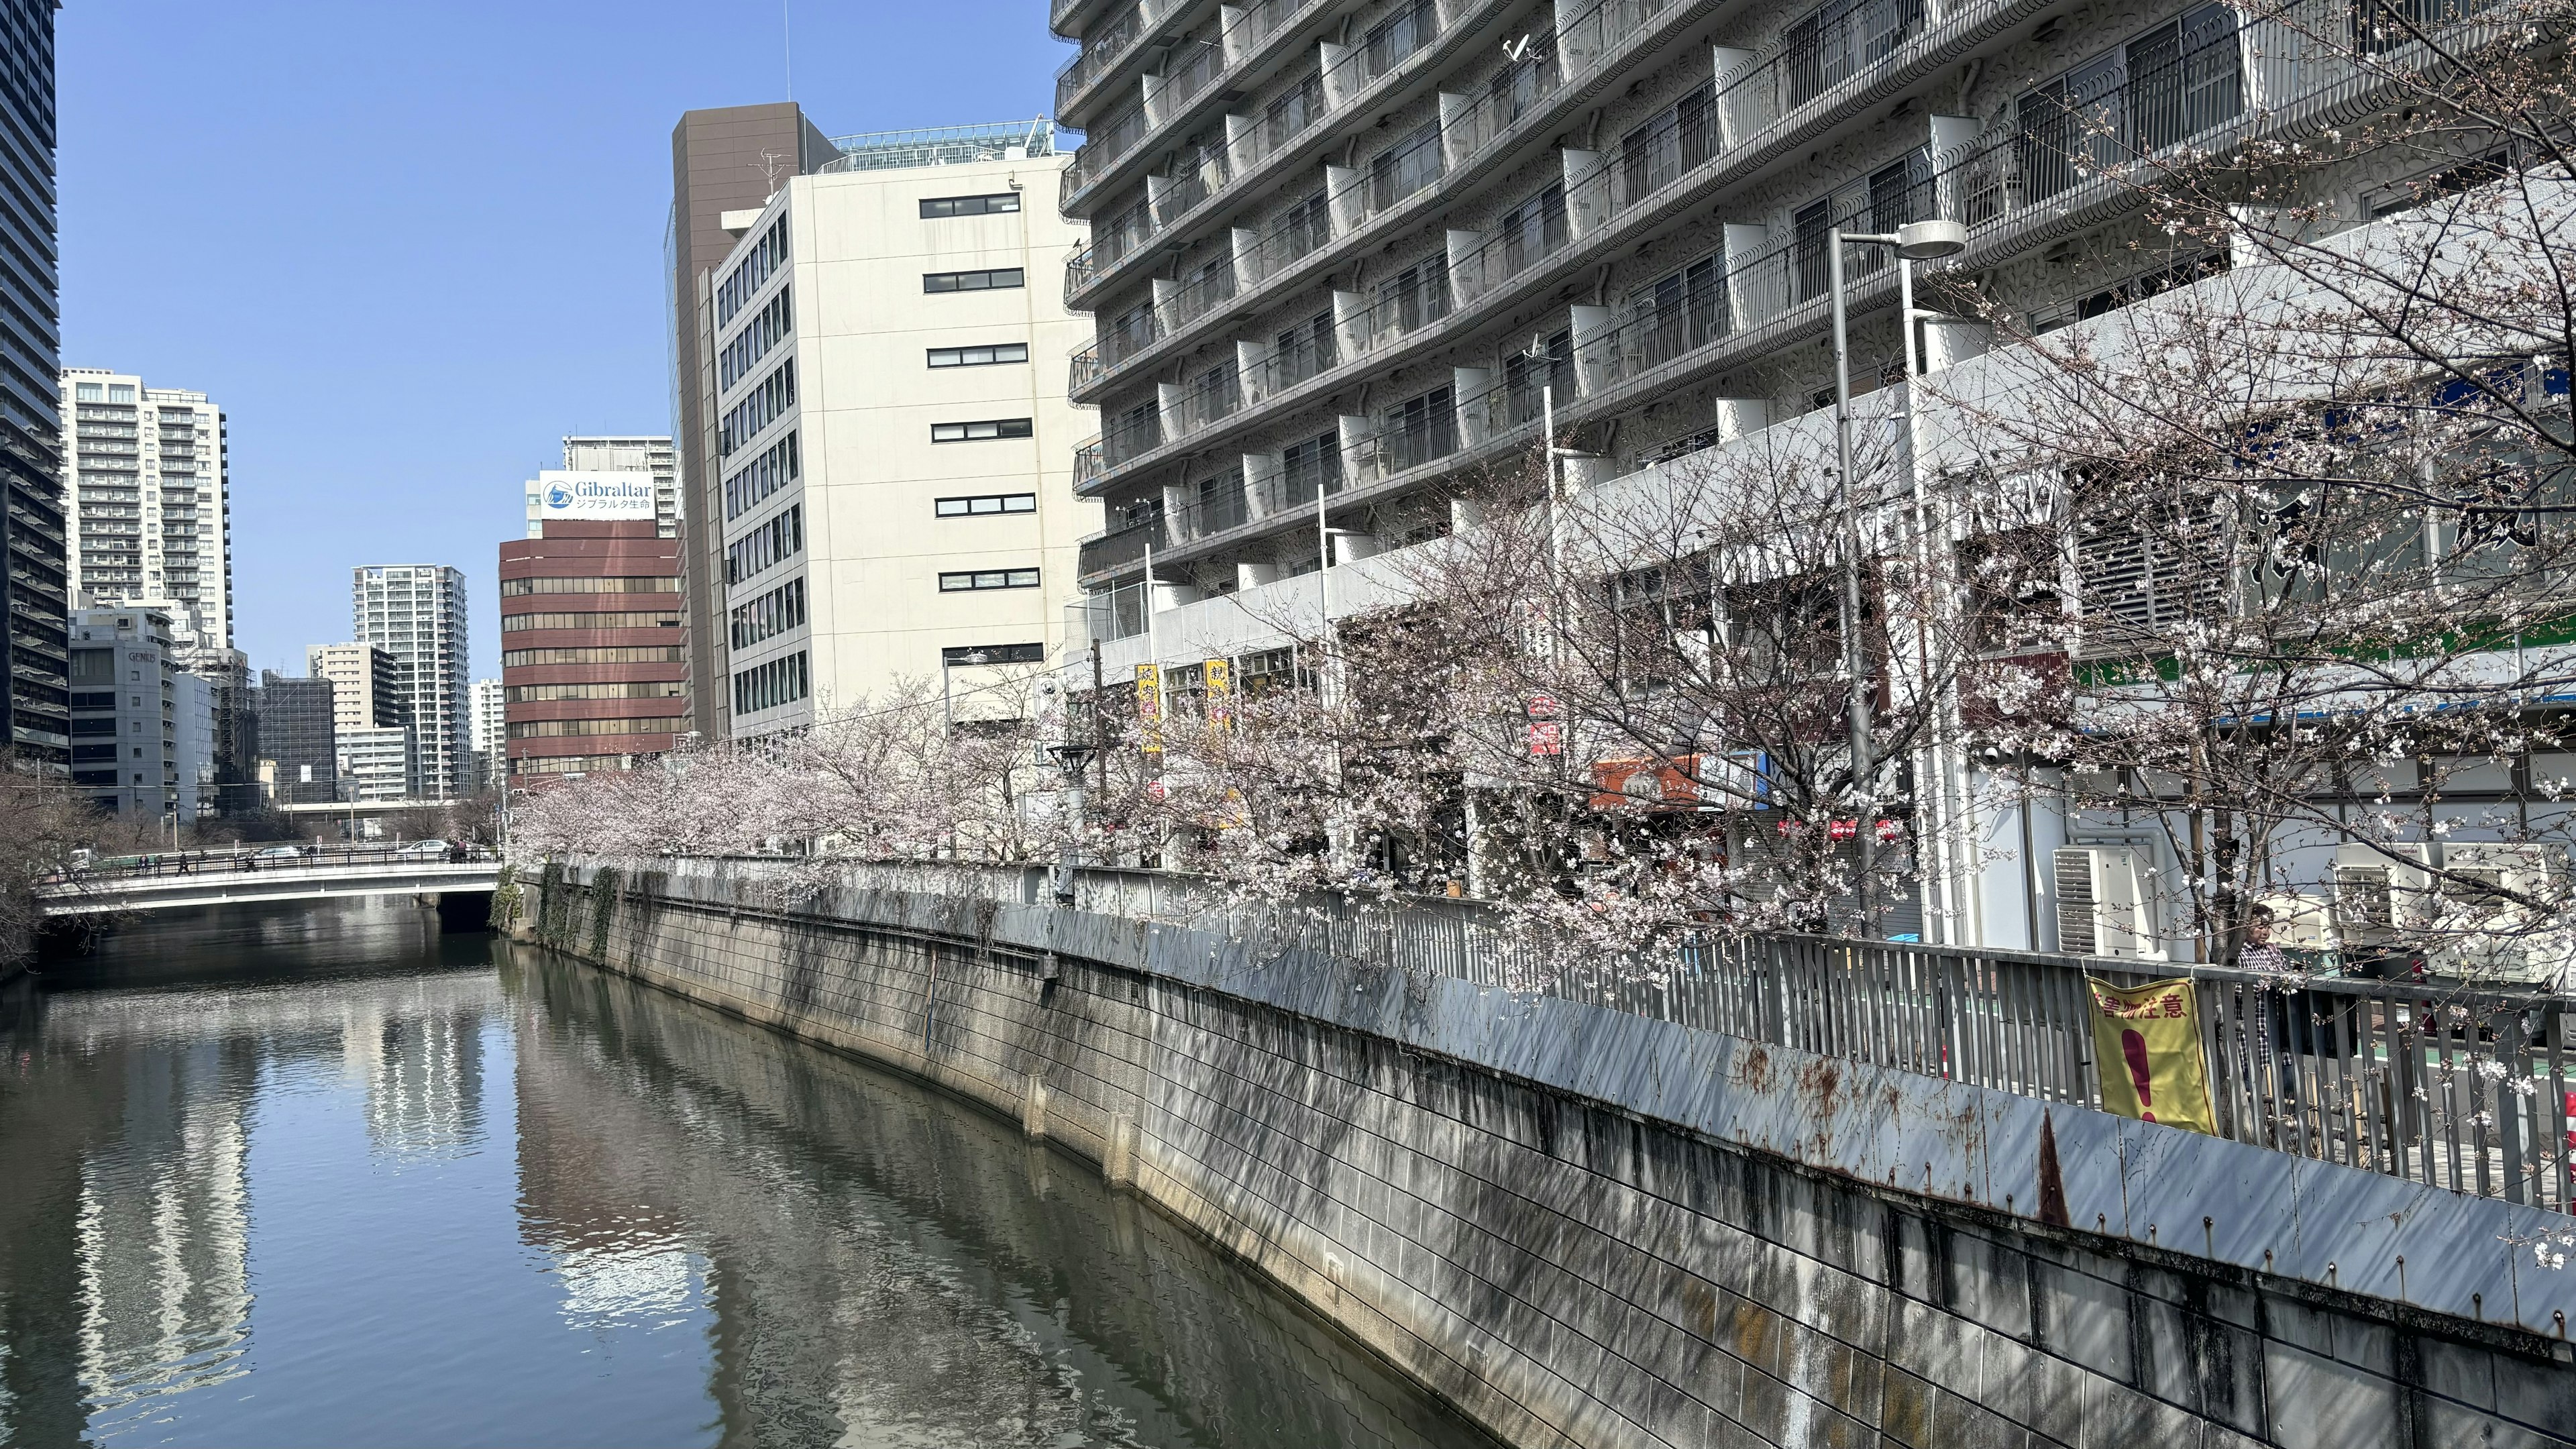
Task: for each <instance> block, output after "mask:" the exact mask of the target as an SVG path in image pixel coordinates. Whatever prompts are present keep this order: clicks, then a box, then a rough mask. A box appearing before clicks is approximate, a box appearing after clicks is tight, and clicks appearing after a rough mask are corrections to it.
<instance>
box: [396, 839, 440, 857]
mask: <svg viewBox="0 0 2576 1449" xmlns="http://www.w3.org/2000/svg"><path fill="white" fill-rule="evenodd" d="M394 854H396V855H445V854H447V842H446V841H444V840H415V841H412V842H411V843H410V844H408V845H405V846H403V847H402V848H401V849H399V850H396V851H395V852H394Z"/></svg>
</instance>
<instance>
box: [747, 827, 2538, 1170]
mask: <svg viewBox="0 0 2576 1449" xmlns="http://www.w3.org/2000/svg"><path fill="white" fill-rule="evenodd" d="M728 868H730V869H733V870H735V871H737V872H740V873H745V874H748V875H750V876H753V877H757V876H758V875H760V874H761V873H763V872H764V871H766V870H769V869H772V868H779V863H777V862H754V861H735V862H729V863H728ZM844 876H845V881H846V883H847V884H849V885H851V886H853V887H857V888H862V889H888V890H905V891H915V892H924V893H930V894H943V895H970V896H978V897H982V898H986V899H993V900H999V901H1006V902H1011V901H1015V902H1018V903H1021V904H1028V905H1039V904H1046V903H1050V902H1053V901H1056V900H1057V899H1059V898H1058V897H1057V896H1056V895H1055V893H1054V891H1055V885H1054V878H1053V875H1052V873H1051V872H1050V871H1049V870H1048V869H1047V868H1046V867H1042V866H978V865H969V864H952V863H944V862H943V863H933V864H873V863H860V862H853V863H851V864H850V865H849V866H848V867H847V868H846V870H845V872H844ZM1070 884H1071V888H1072V901H1071V905H1072V907H1073V908H1074V909H1078V910H1085V911H1092V912H1097V913H1100V914H1105V915H1113V916H1122V917H1128V918H1132V919H1138V920H1148V921H1161V922H1167V923H1171V924H1175V925H1187V926H1191V927H1193V928H1196V929H1201V930H1207V931H1211V932H1221V933H1222V934H1224V935H1226V936H1228V937H1229V938H1230V939H1233V940H1235V941H1238V942H1242V943H1245V944H1247V945H1248V946H1250V947H1251V948H1252V950H1253V951H1254V952H1255V953H1256V954H1261V953H1268V954H1271V955H1274V956H1275V955H1279V954H1284V953H1286V952H1288V951H1291V950H1310V951H1318V952H1322V953H1325V954H1329V955H1334V956H1339V957H1343V958H1345V959H1350V960H1356V961H1361V962H1366V963H1369V964H1372V965H1377V966H1383V967H1389V968H1396V969H1402V970H1407V971H1413V972H1419V973H1422V974H1426V975H1439V976H1451V977H1457V978H1461V979H1464V980H1468V981H1473V982H1476V983H1478V984H1479V985H1484V986H1490V987H1495V988H1498V989H1502V990H1510V991H1525V992H1532V993H1537V994H1541V995H1548V996H1558V997H1563V998H1566V999H1569V1000H1576V1001H1583V1002H1587V1003H1590V1004H1593V1005H1598V1006H1604V1007H1610V1008H1613V1009H1616V1010H1620V1011H1627V1012H1633V1013H1636V1014H1638V1015H1641V1016H1648V1017H1653V1018H1655V1019H1657V1020H1662V1021H1670V1022H1675V1023H1678V1024H1681V1025H1684V1026H1690V1027H1697V1028H1700V1029H1702V1030H1707V1031H1712V1032H1719V1033H1723V1034H1725V1035H1728V1036H1735V1037H1741V1038H1744V1039H1746V1040H1750V1041H1760V1042H1768V1043H1773V1044H1776V1045H1780V1046H1786V1047H1792V1048H1795V1049H1798V1050H1801V1051H1808V1052H1815V1053H1818V1054H1821V1055H1826V1056H1833V1057H1841V1058H1844V1059H1847V1060H1851V1061H1857V1062H1866V1063H1870V1064H1872V1065H1877V1066H1884V1067H1891V1068H1895V1069H1897V1070H1902V1071H1910V1072H1919V1073H1922V1074H1924V1075H1926V1076H1932V1077H1939V1078H1943V1079H1947V1080H1952V1081H1960V1082H1967V1083H1972V1084H1975V1085H1977V1086H1980V1087H1985V1088H1989V1089H1992V1090H1997V1091H2004V1092H2010V1093H2013V1094H2015V1095H2018V1096H2026V1097H2034V1098H2038V1099H2041V1100H2044V1101H2053V1102H2065V1103H2067V1104H2069V1105H2072V1106H2080V1107H2094V1108H2098V1107H2100V1106H2101V1105H2102V1096H2101V1089H2100V1077H2099V1075H2098V1072H2097V1067H2096V1062H2095V1059H2094V1052H2093V1034H2092V1017H2091V1011H2092V1007H2091V1003H2090V999H2089V992H2088V989H2087V985H2086V981H2087V978H2088V977H2090V978H2098V979H2100V980H2103V981H2106V982H2109V983H2111V984H2114V985H2124V986H2125V985H2137V984H2142V983H2144V982H2147V981H2153V980H2163V979H2170V978H2175V977H2184V978H2188V979H2190V980H2191V981H2192V982H2193V983H2194V985H2195V987H2196V990H2197V995H2198V998H2199V1001H2200V1013H2201V1021H2200V1029H2201V1047H2202V1053H2203V1059H2204V1065H2205V1068H2206V1071H2207V1075H2208V1081H2209V1087H2210V1094H2211V1098H2212V1106H2213V1107H2214V1109H2215V1112H2216V1116H2217V1126H2218V1134H2219V1135H2221V1136H2224V1137H2228V1138H2231V1139H2233V1140H2235V1141H2237V1142H2242V1143H2246V1144H2248V1145H2252V1146H2258V1147H2264V1148H2268V1149H2271V1150H2273V1151H2277V1152H2282V1153H2285V1154H2289V1155H2292V1156H2298V1157H2305V1158H2309V1159H2312V1160H2316V1161H2325V1162H2335V1163H2340V1164H2342V1165H2345V1166H2348V1167H2357V1168H2362V1169H2365V1170H2368V1171H2374V1172H2379V1173H2384V1174H2386V1175H2389V1176H2393V1177H2398V1178H2402V1179H2405V1180H2407V1181H2412V1182H2420V1183H2424V1184H2426V1185H2427V1186H2430V1187H2436V1188H2442V1189H2447V1190H2449V1191H2452V1192H2457V1193H2463V1194H2467V1195H2471V1196H2477V1197H2488V1198H2499V1199H2502V1200H2505V1201H2508V1202H2514V1203H2523V1204H2529V1205H2531V1206H2535V1207H2541V1208H2546V1209H2549V1210H2551V1211H2555V1212H2562V1213H2564V1212H2570V1211H2576V1173H2571V1148H2572V1147H2576V1138H2572V1137H2571V1133H2576V1120H2571V1107H2576V1080H2571V1078H2576V1061H2571V1059H2570V1053H2569V1052H2568V1050H2567V1033H2568V1032H2569V1031H2570V1030H2571V1029H2576V1000H2571V999H2570V998H2567V997H2563V996H2556V995H2549V994H2543V993H2537V992H2527V991H2517V990H2511V989H2498V988H2494V987H2487V986H2478V985H2471V984H2466V983H2443V982H2438V981H2389V980H2374V979H2366V978H2347V977H2341V976H2332V975H2319V976H2296V975H2273V974H2266V973H2260V972H2249V971H2238V970H2229V969H2224V968H2218V967H2209V966H2193V965H2186V964H2167V963H2162V962H2140V961H2134V960H2127V959H2114V958H2108V957H2083V956H2059V955H2043V954H2037V953H2030V952H2015V951H1991V950H1982V949H1975V948H1959V947H1942V946H1929V945H1922V944H1918V943H1913V942H1896V941H1863V940H1856V939H1846V938H1838V937H1821V936H1770V937H1755V938H1743V937H1717V936H1711V937H1709V938H1707V939H1704V940H1701V941H1697V942H1694V943H1691V944H1688V945H1685V946H1683V947H1682V948H1680V949H1679V950H1678V951H1675V952H1673V953H1671V954H1669V955H1665V956H1660V957H1651V958H1650V957H1630V958H1625V959H1620V958H1617V957H1615V956H1612V955H1610V954H1608V953H1605V952H1603V951H1602V950H1600V949H1599V948H1598V947H1596V946H1591V945H1589V944H1586V943H1582V942H1577V941H1573V940H1553V941H1552V940H1549V939H1547V938H1545V937H1544V936H1541V935H1538V934H1536V933H1533V932H1531V931H1529V930H1526V929H1515V928H1514V926H1513V924H1512V923H1511V922H1509V921H1508V920H1507V919H1506V918H1505V917H1503V916H1502V915H1501V913H1499V912H1497V911H1495V910H1494V909H1493V908H1492V907H1490V906H1487V905H1484V904H1482V903H1478V902H1473V901H1451V900H1441V899H1437V898H1423V899H1408V900H1405V901H1401V902H1397V903H1391V904H1379V903H1374V902H1368V903H1360V902H1353V901H1351V900H1348V899H1346V898H1340V897H1320V898H1309V899H1306V900H1302V901H1297V902H1292V903H1285V904H1281V903H1269V902H1259V903H1252V902H1246V901H1244V900H1242V899H1241V898H1239V897H1238V896H1236V895H1235V894H1234V893H1232V892H1229V891H1227V890H1225V889H1223V888H1221V887H1219V886H1217V885H1215V884H1214V883H1211V882H1208V881H1205V880H1202V879H1198V878H1194V877H1188V876H1179V875H1174V874H1169V873H1165V872H1157V871H1135V870H1112V869H1099V868H1085V869H1081V870H1078V871H1075V872H1074V873H1073V878H1072V881H1071V882H1070Z"/></svg>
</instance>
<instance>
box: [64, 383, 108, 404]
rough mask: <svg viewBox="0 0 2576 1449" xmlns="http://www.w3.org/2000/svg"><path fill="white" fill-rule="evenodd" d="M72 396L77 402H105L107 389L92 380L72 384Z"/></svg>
mask: <svg viewBox="0 0 2576 1449" xmlns="http://www.w3.org/2000/svg"><path fill="white" fill-rule="evenodd" d="M72 397H73V400H74V401H77V402H105V401H107V389H106V388H104V387H101V386H99V385H98V384H97V383H94V382H81V383H74V384H72Z"/></svg>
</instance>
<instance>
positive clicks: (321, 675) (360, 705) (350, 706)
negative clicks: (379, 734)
mask: <svg viewBox="0 0 2576 1449" xmlns="http://www.w3.org/2000/svg"><path fill="white" fill-rule="evenodd" d="M304 663H305V671H304V672H305V673H307V674H309V675H312V676H313V677H314V678H317V679H327V680H330V681H331V724H332V727H333V728H335V729H342V730H365V729H383V728H386V727H388V726H396V725H401V724H405V723H407V722H408V717H407V716H406V715H405V713H404V710H403V696H402V689H401V685H400V683H399V681H400V679H401V671H400V670H399V669H397V668H396V667H395V665H394V657H393V656H392V655H391V654H388V653H386V652H385V651H384V650H382V649H379V648H377V647H376V646H375V645H373V644H315V645H313V646H311V647H310V648H307V649H306V650H305V651H304Z"/></svg>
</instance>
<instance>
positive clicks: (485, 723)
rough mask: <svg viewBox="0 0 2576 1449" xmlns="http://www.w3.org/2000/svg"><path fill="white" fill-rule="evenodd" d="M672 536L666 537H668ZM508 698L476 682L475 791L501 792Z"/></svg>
mask: <svg viewBox="0 0 2576 1449" xmlns="http://www.w3.org/2000/svg"><path fill="white" fill-rule="evenodd" d="M669 536H670V535H665V537H669ZM506 694H507V691H506V690H505V688H504V687H503V685H502V683H501V681H499V680H497V679H478V680H476V681H474V690H473V700H474V703H473V709H474V737H473V740H472V746H473V751H474V788H475V789H477V790H498V789H500V788H501V780H502V770H501V767H502V765H503V764H504V763H505V762H506V761H507V760H508V758H509V752H508V751H507V750H506V749H505V748H504V747H503V742H504V741H506V740H507V739H508V738H509V729H508V719H507V717H506V716H505V715H504V713H503V701H504V699H505V697H506Z"/></svg>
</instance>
